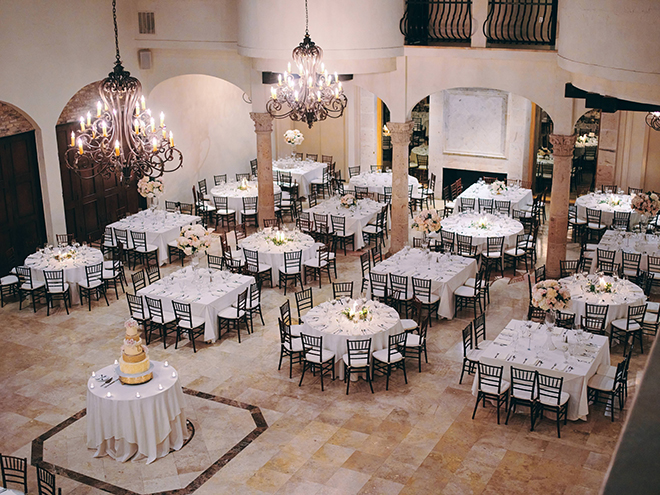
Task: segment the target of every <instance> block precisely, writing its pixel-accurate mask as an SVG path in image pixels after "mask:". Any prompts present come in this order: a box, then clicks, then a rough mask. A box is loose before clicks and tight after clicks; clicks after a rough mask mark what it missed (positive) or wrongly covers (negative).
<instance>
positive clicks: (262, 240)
mask: <svg viewBox="0 0 660 495" xmlns="http://www.w3.org/2000/svg"><path fill="white" fill-rule="evenodd" d="M284 234H285V236H286V238H287V239H290V240H288V241H287V242H286V243H285V244H282V245H281V246H277V245H275V244H273V242H272V240H271V239H272V238H274V237H275V235H276V231H275V230H274V229H271V228H266V229H264V230H262V231H261V232H255V233H254V234H252V235H251V236H248V237H246V238H245V239H243V240H241V241H239V242H238V244H239V246H240V247H241V248H247V249H250V250H252V251H258V252H259V263H260V264H266V265H270V266H271V267H272V268H273V284H277V283H278V282H279V280H280V267H284V253H286V252H290V251H300V250H302V263H304V262H305V261H307V260H310V259H312V258H315V257H318V254H317V249H318V246H319V245H320V244H319V243H317V242H315V241H314V239H312V237H311V236H309V235H307V234H303V233H302V232H299V231H297V230H288V231H284ZM302 271H304V269H302ZM302 271H301V275H302Z"/></svg>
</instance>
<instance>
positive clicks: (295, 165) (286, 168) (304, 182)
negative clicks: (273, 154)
mask: <svg viewBox="0 0 660 495" xmlns="http://www.w3.org/2000/svg"><path fill="white" fill-rule="evenodd" d="M327 166H328V164H327V163H321V162H315V161H313V160H298V159H293V158H291V157H288V158H280V159H279V160H276V161H274V162H273V172H289V173H290V174H291V182H297V183H298V185H299V186H300V190H299V191H298V195H299V196H305V197H307V196H309V189H310V187H309V184H310V183H311V182H312V181H313V180H314V179H322V178H323V169H324V168H326V167H327Z"/></svg>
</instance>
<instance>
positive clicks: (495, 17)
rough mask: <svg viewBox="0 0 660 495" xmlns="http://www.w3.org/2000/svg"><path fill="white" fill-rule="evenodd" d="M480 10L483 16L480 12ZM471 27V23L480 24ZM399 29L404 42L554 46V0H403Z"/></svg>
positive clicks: (555, 21) (408, 43) (555, 22)
mask: <svg viewBox="0 0 660 495" xmlns="http://www.w3.org/2000/svg"><path fill="white" fill-rule="evenodd" d="M482 12H483V16H480V14H481V13H482ZM480 17H481V19H483V25H482V26H481V31H482V32H483V36H482V34H481V33H480V32H477V30H476V29H475V30H474V31H473V23H474V24H476V25H479V24H482V22H480ZM400 29H401V32H402V33H403V35H404V36H405V39H406V45H434V44H445V43H454V44H456V43H459V44H470V45H471V46H493V47H495V46H507V45H518V46H520V45H530V46H533V47H535V48H538V47H539V46H547V47H550V48H552V47H554V44H555V38H556V29H557V0H407V2H406V8H405V12H404V15H403V18H402V19H401V22H400Z"/></svg>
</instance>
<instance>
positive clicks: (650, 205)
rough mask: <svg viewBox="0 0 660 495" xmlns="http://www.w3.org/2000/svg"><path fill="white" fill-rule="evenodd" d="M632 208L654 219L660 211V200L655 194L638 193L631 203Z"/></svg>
mask: <svg viewBox="0 0 660 495" xmlns="http://www.w3.org/2000/svg"><path fill="white" fill-rule="evenodd" d="M630 207H631V208H632V209H633V210H635V211H636V212H637V213H639V214H640V215H646V216H647V217H652V216H654V215H656V214H657V213H658V211H660V198H658V195H657V194H656V193H654V192H650V191H649V192H646V193H637V194H635V195H633V197H632V200H631V201H630Z"/></svg>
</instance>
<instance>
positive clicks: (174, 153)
mask: <svg viewBox="0 0 660 495" xmlns="http://www.w3.org/2000/svg"><path fill="white" fill-rule="evenodd" d="M112 19H113V22H114V26H115V50H116V61H115V67H114V70H113V71H112V72H111V73H110V74H108V77H106V78H105V79H104V80H103V81H101V83H100V84H99V94H100V96H101V101H99V102H98V103H97V104H96V117H95V118H94V119H92V114H91V112H87V116H86V118H85V117H80V130H79V131H78V132H77V135H76V133H74V132H72V133H71V142H70V143H69V144H70V146H69V148H68V149H67V151H66V155H65V159H66V164H67V166H68V167H69V168H70V169H72V170H74V171H75V172H77V173H78V174H79V175H80V176H81V177H83V178H86V179H92V178H94V177H97V176H98V175H102V176H103V177H104V178H109V177H111V176H112V175H113V174H115V175H117V176H118V177H119V179H120V180H121V181H122V183H123V184H124V185H126V186H128V184H129V182H130V180H131V179H133V178H136V179H140V178H141V177H143V176H145V175H149V176H152V177H160V176H161V175H163V174H164V173H165V172H173V171H175V170H177V169H179V168H180V167H181V165H182V164H183V155H182V154H181V152H180V151H179V150H178V149H177V148H175V147H174V135H173V134H172V132H171V131H170V132H169V133H168V131H167V127H166V126H165V115H164V114H163V113H162V112H161V114H160V119H159V122H158V123H156V120H155V118H154V116H152V114H151V110H149V109H148V108H147V107H146V102H145V99H144V96H142V84H140V81H139V80H138V79H136V78H135V77H132V76H131V74H130V72H128V71H127V70H125V69H124V67H123V66H122V64H121V57H120V55H119V39H118V35H117V0H112ZM168 167H169V168H168Z"/></svg>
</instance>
